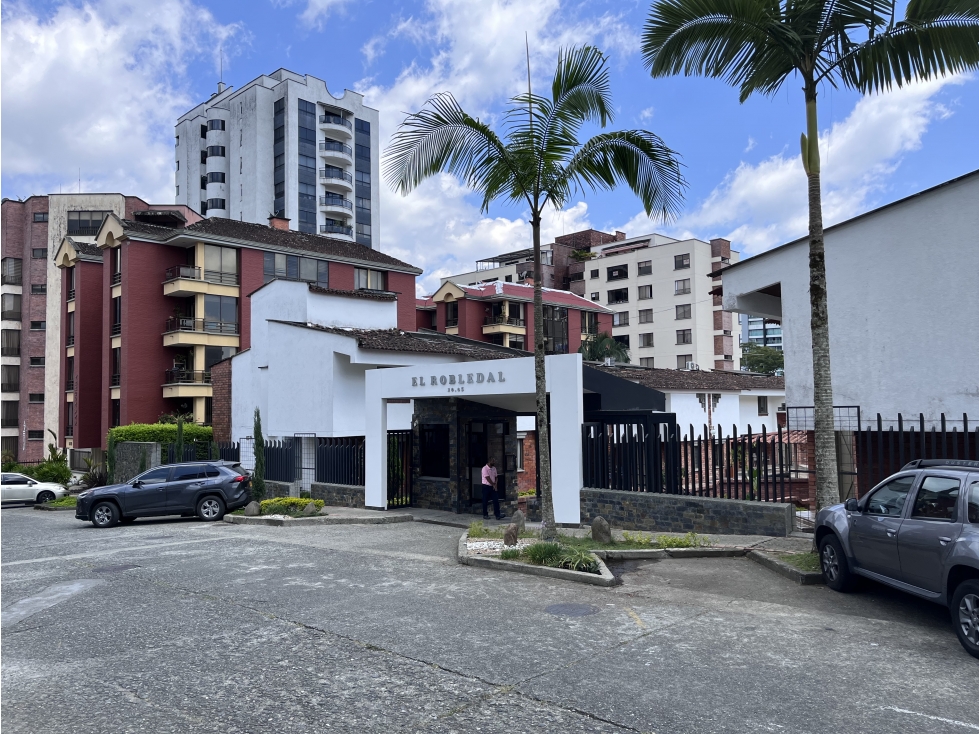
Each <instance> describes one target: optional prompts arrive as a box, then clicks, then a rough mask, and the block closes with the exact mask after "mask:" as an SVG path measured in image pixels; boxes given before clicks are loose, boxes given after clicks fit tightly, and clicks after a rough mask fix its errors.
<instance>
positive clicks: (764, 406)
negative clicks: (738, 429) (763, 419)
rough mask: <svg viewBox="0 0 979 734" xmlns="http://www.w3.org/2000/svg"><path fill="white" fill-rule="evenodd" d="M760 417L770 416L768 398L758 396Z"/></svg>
mask: <svg viewBox="0 0 979 734" xmlns="http://www.w3.org/2000/svg"><path fill="white" fill-rule="evenodd" d="M758 415H768V396H767V395H759V396H758Z"/></svg>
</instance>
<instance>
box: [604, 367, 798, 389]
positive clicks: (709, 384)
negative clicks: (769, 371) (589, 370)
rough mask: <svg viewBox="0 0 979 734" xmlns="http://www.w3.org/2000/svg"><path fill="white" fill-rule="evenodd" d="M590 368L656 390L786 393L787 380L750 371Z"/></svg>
mask: <svg viewBox="0 0 979 734" xmlns="http://www.w3.org/2000/svg"><path fill="white" fill-rule="evenodd" d="M588 365H589V366H590V367H594V368H595V369H599V370H601V371H602V372H607V373H608V374H610V375H615V376H616V377H621V378H623V379H625V380H631V381H633V382H636V383H638V384H640V385H642V386H643V387H650V388H652V389H654V390H700V391H704V392H710V391H715V390H716V391H725V392H737V391H741V390H784V389H785V378H784V377H771V376H768V375H756V374H753V373H750V372H726V371H723V370H713V371H709V372H708V371H702V370H661V369H654V368H652V367H636V366H633V365H614V366H612V367H607V366H605V365H603V364H593V363H591V362H589V363H588Z"/></svg>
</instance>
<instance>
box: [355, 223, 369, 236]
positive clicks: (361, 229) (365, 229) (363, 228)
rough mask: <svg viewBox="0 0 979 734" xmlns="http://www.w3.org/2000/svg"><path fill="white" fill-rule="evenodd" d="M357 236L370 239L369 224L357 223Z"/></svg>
mask: <svg viewBox="0 0 979 734" xmlns="http://www.w3.org/2000/svg"><path fill="white" fill-rule="evenodd" d="M357 234H358V235H361V236H362V237H370V236H371V226H370V225H369V224H361V223H360V222H358V223H357Z"/></svg>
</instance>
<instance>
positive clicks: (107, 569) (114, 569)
mask: <svg viewBox="0 0 979 734" xmlns="http://www.w3.org/2000/svg"><path fill="white" fill-rule="evenodd" d="M134 568H139V566H135V565H133V564H130V563H124V564H120V565H118V566H99V567H98V568H93V569H92V570H93V571H95V573H122V572H123V571H130V570H132V569H134Z"/></svg>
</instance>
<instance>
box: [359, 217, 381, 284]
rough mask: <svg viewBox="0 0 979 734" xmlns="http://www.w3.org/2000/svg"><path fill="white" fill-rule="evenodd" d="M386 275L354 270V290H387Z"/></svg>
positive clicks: (363, 269) (379, 271)
mask: <svg viewBox="0 0 979 734" xmlns="http://www.w3.org/2000/svg"><path fill="white" fill-rule="evenodd" d="M358 226H359V225H358ZM385 275H386V273H385V272H384V271H383V270H369V269H368V268H354V288H356V289H357V290H370V291H383V290H386V282H385V280H386V279H385V277H384V276H385Z"/></svg>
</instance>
